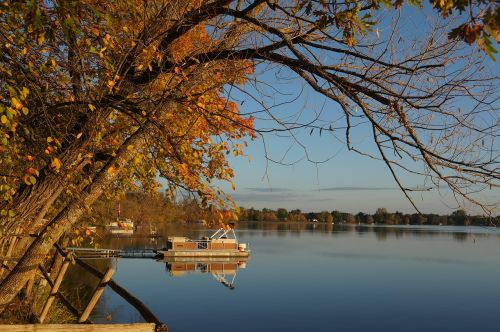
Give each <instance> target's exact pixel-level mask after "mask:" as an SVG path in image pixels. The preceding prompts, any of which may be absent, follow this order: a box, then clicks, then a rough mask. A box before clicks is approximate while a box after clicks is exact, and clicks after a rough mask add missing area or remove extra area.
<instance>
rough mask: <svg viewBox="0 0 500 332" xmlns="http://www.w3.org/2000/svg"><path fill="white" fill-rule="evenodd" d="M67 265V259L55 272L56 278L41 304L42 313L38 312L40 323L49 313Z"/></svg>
mask: <svg viewBox="0 0 500 332" xmlns="http://www.w3.org/2000/svg"><path fill="white" fill-rule="evenodd" d="M68 266H69V260H65V261H64V263H63V265H62V267H61V270H59V273H58V274H57V278H56V280H55V281H54V286H53V287H52V289H51V291H50V295H49V297H48V299H47V301H46V302H45V304H44V306H43V309H42V313H41V314H40V318H39V320H40V323H43V321H44V320H45V318H46V317H47V314H48V313H49V310H50V307H51V306H52V303H53V302H54V299H55V297H56V295H57V293H58V292H59V286H61V283H62V281H63V278H64V275H65V274H66V271H67V270H68Z"/></svg>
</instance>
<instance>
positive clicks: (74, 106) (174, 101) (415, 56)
mask: <svg viewBox="0 0 500 332" xmlns="http://www.w3.org/2000/svg"><path fill="white" fill-rule="evenodd" d="M410 3H411V4H413V5H416V6H421V5H422V2H421V1H418V0H417V1H410ZM431 4H432V6H433V7H435V8H436V12H437V15H440V17H442V20H449V19H450V18H451V17H454V18H457V19H458V21H456V22H454V23H456V24H452V25H448V24H439V26H438V27H436V29H434V30H431V33H430V34H428V35H425V36H420V37H419V38H418V39H417V40H416V39H410V40H408V41H406V40H405V39H404V38H402V37H400V36H399V34H398V17H399V16H398V11H397V9H399V8H400V7H401V6H403V5H404V1H402V0H396V1H394V2H392V1H389V0H381V1H379V0H366V1H351V0H349V1H344V2H337V1H330V2H327V1H323V0H317V1H315V0H291V1H270V0H255V1H245V0H192V1H181V0H163V1H162V0H158V1H138V0H137V1H134V0H128V1H111V0H107V1H106V0H104V1H94V0H81V1H47V2H43V1H3V2H1V3H0V50H1V52H0V78H1V79H0V86H1V90H0V91H1V92H0V93H1V95H0V120H1V124H0V140H1V145H0V152H1V159H0V176H1V177H0V192H1V196H2V202H1V203H0V210H1V214H2V220H1V224H0V229H1V232H2V239H4V241H6V242H4V244H6V243H8V244H9V246H11V244H14V245H12V247H14V246H15V244H16V241H17V236H19V234H22V235H26V236H27V235H29V234H36V237H35V238H34V239H33V240H32V242H30V241H25V240H22V241H19V244H18V247H17V250H18V252H20V253H22V254H23V257H22V258H21V260H20V261H19V262H18V263H17V264H16V265H15V266H10V267H9V268H10V272H9V273H8V274H7V276H6V277H5V279H3V280H2V283H1V285H0V306H2V307H3V306H5V305H6V304H7V303H9V302H10V301H11V300H12V299H13V298H14V297H15V296H16V294H17V293H18V292H19V290H20V289H21V288H22V287H23V286H24V285H25V284H26V281H27V280H28V279H29V278H30V277H31V276H32V275H33V274H34V273H35V268H36V266H37V265H38V264H40V263H41V262H43V260H44V259H45V257H46V256H47V255H48V254H49V252H50V250H51V248H52V247H53V244H54V243H55V242H56V241H58V240H59V238H60V237H61V236H62V235H63V234H64V233H67V232H69V231H71V228H72V227H73V226H74V225H75V224H76V223H77V222H78V220H79V219H80V217H81V216H82V215H83V214H84V213H86V212H87V211H88V209H89V208H90V207H91V206H92V204H93V203H94V202H95V200H96V199H97V198H98V197H99V196H100V195H101V194H103V193H105V194H107V195H113V194H115V193H119V192H123V191H125V190H128V189H134V188H136V187H140V188H141V189H142V190H148V191H151V192H154V191H156V190H157V189H158V187H159V183H158V180H157V179H158V176H159V177H161V178H163V179H164V180H165V181H166V183H167V185H166V190H167V191H168V192H169V193H171V194H172V195H173V194H174V193H175V192H176V190H177V189H179V188H182V189H183V191H185V192H190V193H193V194H196V195H198V196H199V199H200V203H201V204H202V205H203V206H204V207H206V208H208V209H210V210H211V213H212V215H213V216H214V217H216V218H219V219H220V220H227V219H229V217H230V216H231V214H232V213H231V212H230V210H228V209H226V207H227V206H228V204H230V200H229V198H228V197H227V196H226V195H225V194H224V193H223V192H221V191H220V190H219V189H217V188H216V187H214V186H213V181H214V180H215V179H217V180H224V181H229V182H231V181H232V177H233V175H234V174H233V171H232V169H231V167H230V165H229V163H228V161H227V159H226V158H227V155H228V154H233V155H235V156H240V155H243V154H244V152H243V148H244V146H245V140H248V139H252V138H254V137H256V135H258V134H260V133H264V132H265V131H267V129H266V128H254V119H253V117H252V114H241V113H240V111H239V110H238V107H237V103H235V98H234V97H233V94H232V91H236V90H238V91H240V92H242V93H248V95H249V97H250V98H255V99H258V97H259V96H258V95H257V94H253V93H251V91H255V90H254V89H253V88H252V89H247V87H249V86H252V87H256V88H259V86H260V88H261V89H264V88H265V87H268V85H267V84H268V83H266V82H263V83H262V84H263V85H259V84H260V81H259V80H258V79H257V78H256V77H253V76H252V75H253V72H254V70H255V69H256V68H260V66H264V65H269V66H274V68H279V69H282V70H283V71H285V72H286V73H287V75H295V76H296V77H298V78H300V79H302V80H303V82H304V83H305V84H307V85H308V86H309V87H310V88H312V89H313V90H314V91H316V93H317V94H318V95H319V96H322V97H324V98H327V99H328V100H329V101H331V102H333V103H336V105H337V106H338V109H336V110H335V112H338V115H339V116H338V121H336V122H342V123H343V124H342V125H339V124H337V123H332V122H329V123H325V122H323V121H307V122H304V121H302V120H298V119H297V118H295V117H293V116H289V117H284V118H283V117H277V116H273V114H272V111H271V110H269V109H265V110H264V111H265V112H267V114H268V115H269V116H270V118H271V119H272V120H273V121H274V123H275V124H276V127H275V128H272V129H271V131H279V132H287V133H289V134H290V135H291V136H292V138H294V137H295V136H294V134H295V132H296V130H298V129H300V128H307V129H308V130H316V132H319V133H320V134H321V133H323V132H324V133H330V134H332V135H337V132H343V142H344V143H345V144H346V146H347V147H348V148H349V149H350V150H352V151H357V152H360V153H365V152H363V151H361V150H360V149H359V147H357V146H355V144H353V143H352V142H351V131H352V130H354V128H355V127H357V126H359V125H360V124H362V123H364V124H365V125H366V126H368V128H369V129H370V134H371V137H372V140H373V142H374V144H375V145H376V146H377V147H378V152H379V154H378V156H376V157H377V158H379V159H380V160H382V161H383V162H385V164H386V165H387V167H388V169H389V170H390V172H391V173H392V174H393V175H394V178H395V181H396V183H397V184H398V185H399V186H400V188H401V190H402V191H403V193H404V194H405V195H407V197H408V198H409V200H410V201H412V197H411V191H412V190H414V189H413V188H409V187H407V186H406V185H405V184H404V183H403V182H402V180H401V177H400V172H410V173H417V174H420V175H422V176H424V177H425V178H426V179H428V180H429V181H430V182H431V183H432V184H433V186H436V187H442V186H443V185H444V186H446V187H448V188H449V189H450V190H451V192H452V193H453V194H454V195H456V196H457V198H458V199H464V200H469V201H471V202H473V203H475V204H478V205H480V206H483V207H484V208H485V211H490V210H491V209H490V207H488V206H485V205H484V204H482V202H480V201H478V200H477V199H476V198H475V196H474V195H471V193H473V192H475V191H477V190H482V189H484V188H490V187H497V186H498V178H499V175H500V174H499V173H498V155H497V150H496V149H495V148H494V144H495V142H494V138H495V137H496V135H497V133H496V131H497V127H496V122H495V121H496V117H495V113H494V112H495V102H496V98H497V91H496V90H495V89H496V81H495V80H494V78H491V77H486V76H484V75H483V73H482V71H481V67H482V61H481V59H480V58H481V57H482V56H483V54H487V55H490V56H494V53H495V49H494V47H493V43H494V42H493V39H497V38H498V21H499V20H498V15H499V14H498V8H497V7H496V4H495V2H491V1H483V0H480V1H433V0H432V1H431ZM462 12H468V13H470V14H467V15H462V16H460V13H462ZM387 13H388V14H393V13H394V14H395V15H394V20H395V21H394V27H395V28H394V29H393V30H392V31H391V32H390V33H389V34H387V33H384V34H381V33H380V32H379V30H378V28H377V26H378V25H377V24H380V23H379V22H381V21H382V20H384V19H385V20H387V18H381V15H383V14H387ZM398 38H399V39H398ZM464 42H465V44H466V43H469V44H472V43H476V45H477V47H478V48H479V49H481V50H482V51H484V52H485V53H477V52H476V50H475V47H469V46H467V45H464ZM401 50H404V51H401ZM276 77H277V78H279V76H276ZM250 78H252V80H250ZM261 91H262V90H261ZM463 100H467V102H464V101H463ZM458 106H460V108H459V107H458ZM259 114H261V112H260V111H257V112H256V113H255V114H253V115H255V116H258V115H259ZM337 138H338V137H337ZM341 141H342V140H341ZM409 161H411V162H412V164H411V165H409V164H408V162H409ZM412 165H417V166H416V168H415V167H413V168H412ZM269 214H270V213H269ZM273 215H274V213H273ZM351 217H352V216H351ZM274 218H276V216H275V215H274ZM7 247H8V246H7ZM2 268H3V267H2Z"/></svg>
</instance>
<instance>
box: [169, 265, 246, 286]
mask: <svg viewBox="0 0 500 332" xmlns="http://www.w3.org/2000/svg"><path fill="white" fill-rule="evenodd" d="M247 260H248V257H164V258H163V261H164V262H165V264H166V269H167V271H168V272H169V274H170V276H171V277H182V276H185V275H186V274H188V273H189V274H211V275H212V277H214V278H215V280H217V281H218V282H220V283H221V284H223V285H224V286H226V287H227V288H229V289H231V290H232V289H234V281H235V279H236V274H237V272H238V270H239V269H244V268H246V265H247Z"/></svg>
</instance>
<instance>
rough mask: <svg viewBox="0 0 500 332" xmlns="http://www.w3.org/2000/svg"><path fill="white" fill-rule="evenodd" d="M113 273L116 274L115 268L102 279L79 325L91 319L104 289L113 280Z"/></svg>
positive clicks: (110, 269)
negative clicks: (90, 316) (91, 314)
mask: <svg viewBox="0 0 500 332" xmlns="http://www.w3.org/2000/svg"><path fill="white" fill-rule="evenodd" d="M113 273H115V270H114V269H113V268H109V269H108V270H107V271H106V273H105V274H104V276H103V277H102V279H101V281H100V282H99V285H97V288H96V290H95V291H94V294H93V295H92V298H91V299H90V302H89V304H87V307H86V308H85V310H84V311H83V313H82V316H81V317H80V319H79V320H78V322H79V323H83V322H85V321H86V320H87V318H89V315H90V313H91V312H92V309H94V306H95V305H96V304H97V301H99V298H100V297H101V295H102V292H104V287H106V285H107V283H108V282H109V281H110V280H111V277H112V276H113Z"/></svg>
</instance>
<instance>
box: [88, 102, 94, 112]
mask: <svg viewBox="0 0 500 332" xmlns="http://www.w3.org/2000/svg"><path fill="white" fill-rule="evenodd" d="M89 109H90V110H91V111H92V112H93V111H95V106H94V105H92V104H89Z"/></svg>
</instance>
